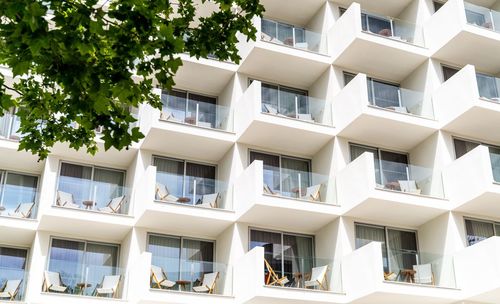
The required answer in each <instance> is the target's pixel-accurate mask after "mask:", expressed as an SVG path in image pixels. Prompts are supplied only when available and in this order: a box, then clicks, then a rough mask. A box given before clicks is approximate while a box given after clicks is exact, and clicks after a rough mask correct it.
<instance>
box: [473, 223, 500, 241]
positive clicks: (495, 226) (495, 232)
mask: <svg viewBox="0 0 500 304" xmlns="http://www.w3.org/2000/svg"><path fill="white" fill-rule="evenodd" d="M465 230H466V233H467V245H468V246H472V245H474V244H476V243H479V242H481V241H483V240H485V239H487V238H490V237H492V236H500V223H495V222H488V221H479V220H472V219H466V220H465Z"/></svg>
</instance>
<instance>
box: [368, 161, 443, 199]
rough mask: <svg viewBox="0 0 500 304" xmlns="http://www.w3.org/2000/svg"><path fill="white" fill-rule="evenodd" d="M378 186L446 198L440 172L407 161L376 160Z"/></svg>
mask: <svg viewBox="0 0 500 304" xmlns="http://www.w3.org/2000/svg"><path fill="white" fill-rule="evenodd" d="M375 179H376V182H377V188H381V189H386V190H393V191H400V192H405V193H410V194H416V195H427V196H433V197H438V198H444V190H443V184H442V179H441V174H440V173H439V172H435V171H433V170H432V169H431V168H425V167H421V166H414V165H408V164H406V163H400V162H392V161H385V160H377V159H376V160H375Z"/></svg>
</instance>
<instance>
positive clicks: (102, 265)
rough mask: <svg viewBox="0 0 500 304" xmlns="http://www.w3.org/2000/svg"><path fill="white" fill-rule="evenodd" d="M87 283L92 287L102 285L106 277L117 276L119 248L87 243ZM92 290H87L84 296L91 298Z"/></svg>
mask: <svg viewBox="0 0 500 304" xmlns="http://www.w3.org/2000/svg"><path fill="white" fill-rule="evenodd" d="M85 261H86V263H85V267H86V269H85V282H86V283H87V284H91V285H92V286H97V285H98V284H100V283H101V282H102V280H103V278H104V276H106V275H117V274H118V273H117V269H116V266H117V263H118V246H114V245H105V244H95V243H87V251H86V253H85ZM92 293H93V290H92V288H86V289H85V290H84V294H85V295H87V296H91V295H92Z"/></svg>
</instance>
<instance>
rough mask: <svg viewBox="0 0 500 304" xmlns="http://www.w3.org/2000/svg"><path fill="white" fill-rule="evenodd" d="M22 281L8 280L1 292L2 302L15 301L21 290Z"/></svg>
mask: <svg viewBox="0 0 500 304" xmlns="http://www.w3.org/2000/svg"><path fill="white" fill-rule="evenodd" d="M21 281H22V280H8V281H7V282H5V285H4V286H3V288H2V289H1V290H2V291H0V300H1V299H8V300H9V301H14V298H15V297H16V296H17V293H18V292H19V289H20V288H21Z"/></svg>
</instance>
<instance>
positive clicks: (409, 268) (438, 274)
mask: <svg viewBox="0 0 500 304" xmlns="http://www.w3.org/2000/svg"><path fill="white" fill-rule="evenodd" d="M384 278H385V281H388V282H403V283H410V284H420V285H430V286H436V287H444V288H456V282H455V267H454V263H453V257H451V256H442V255H438V254H429V253H422V252H418V253H417V252H415V251H411V250H402V249H389V253H388V254H387V257H385V256H384Z"/></svg>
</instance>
